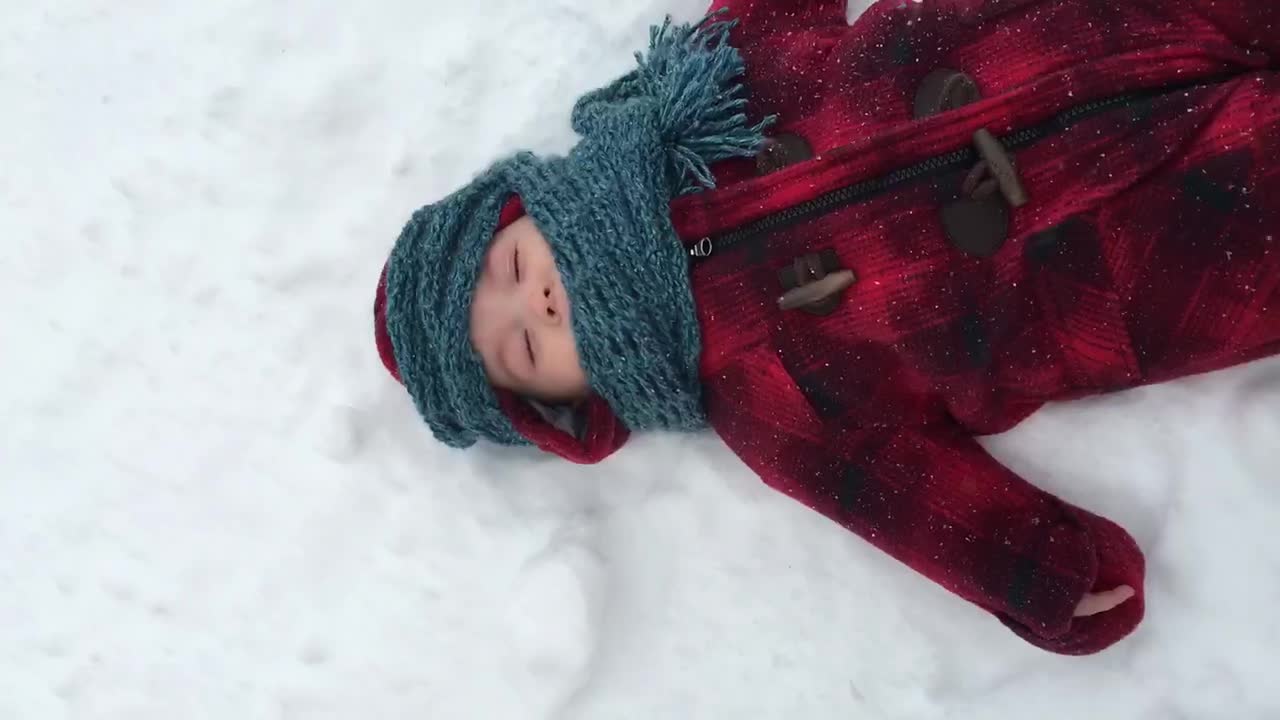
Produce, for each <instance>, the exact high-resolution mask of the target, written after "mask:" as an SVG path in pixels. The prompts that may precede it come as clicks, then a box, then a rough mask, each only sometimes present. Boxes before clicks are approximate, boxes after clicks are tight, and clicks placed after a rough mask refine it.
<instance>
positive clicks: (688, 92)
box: [634, 9, 776, 195]
mask: <svg viewBox="0 0 1280 720" xmlns="http://www.w3.org/2000/svg"><path fill="white" fill-rule="evenodd" d="M724 12H725V10H723V9H722V10H719V11H716V12H714V13H711V14H710V15H707V16H706V17H704V18H703V19H702V20H701V21H699V22H697V23H694V24H691V25H690V24H682V25H672V24H671V18H670V16H668V17H667V19H666V21H665V22H663V24H662V25H661V26H660V27H659V26H654V27H653V28H651V29H650V30H649V51H648V53H647V54H645V53H636V61H637V62H638V63H639V68H638V69H637V71H636V73H635V75H634V81H635V83H636V85H637V86H638V87H636V88H635V89H637V90H639V92H640V93H641V94H643V95H646V96H648V97H650V98H652V99H654V100H655V101H656V102H657V104H658V105H657V117H658V127H659V132H660V133H661V137H662V142H663V145H664V147H665V149H666V152H667V170H668V173H669V176H670V179H671V181H672V187H673V188H674V189H675V191H676V192H677V193H678V194H681V195H684V194H688V193H692V192H698V191H699V190H703V189H712V188H715V186H716V183H715V178H713V177H712V175H711V167H710V165H711V163H714V162H717V161H720V160H727V159H729V158H733V157H751V156H753V155H755V154H756V153H758V152H759V150H760V147H761V145H762V144H763V143H764V131H765V130H766V129H767V128H768V127H769V126H770V125H772V124H773V122H774V121H775V120H776V116H773V115H770V116H768V117H766V118H765V119H764V120H762V121H760V122H759V123H756V124H755V125H749V124H748V120H747V114H746V105H747V99H746V97H745V95H746V93H745V90H744V88H743V85H742V76H743V73H744V72H745V70H746V68H745V65H744V63H743V60H742V55H741V54H740V53H739V52H738V50H737V48H735V47H733V46H732V45H730V44H729V31H730V30H732V29H733V28H734V26H736V25H737V23H738V21H737V20H722V19H720V16H721V15H723V14H724Z"/></svg>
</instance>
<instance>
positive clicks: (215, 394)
mask: <svg viewBox="0 0 1280 720" xmlns="http://www.w3.org/2000/svg"><path fill="white" fill-rule="evenodd" d="M362 5H364V4H362V3H358V2H322V1H320V0H313V1H311V2H302V1H301V0H279V1H268V0H220V1H218V2H194V1H193V0H187V1H186V2H173V1H169V0H165V1H162V0H76V1H75V2H72V1H70V0H63V1H61V2H35V1H34V0H5V2H4V4H3V7H2V8H0V422H2V425H0V719H2V720H53V719H56V718H86V719H87V718H92V719H94V720H125V719H127V720H152V719H154V720H174V719H180V720H204V719H217V720H222V719H231V718H234V719H235V720H258V719H261V718H282V719H295V718H296V719H299V720H301V719H312V718H315V719H320V718H343V719H346V718H351V719H359V720H364V719H375V720H382V719H396V718H431V719H432V720H453V719H455V718H460V719H461V718H480V719H483V720H489V719H494V720H505V719H507V718H511V719H516V720H525V719H539V718H566V719H569V718H592V719H594V718H602V719H613V718H644V719H645V720H654V719H664V720H665V719H667V718H671V719H673V720H684V719H685V718H712V719H715V720H719V719H721V718H724V719H730V718H735V719H737V718H742V719H751V720H759V719H766V718H768V719H772V718H778V719H779V720H783V719H785V720H794V719H806V720H808V719H825V718H859V719H868V718H973V719H975V720H999V719H1000V718H1019V719H1021V718H1029V717H1034V718H1038V719H1043V720H1051V719H1055V718H1086V717H1087V718H1103V719H1107V720H1109V719H1112V718H1116V719H1123V720H1145V719H1150V720H1169V719H1175V720H1176V719H1180V718H1183V719H1185V718H1195V719H1199V718H1231V719H1232V720H1241V719H1248V718H1267V717H1276V714H1277V713H1280V689H1277V686H1276V685H1275V683H1274V681H1273V678H1272V675H1271V668H1273V667H1275V666H1276V664H1277V662H1278V661H1280V650H1277V647H1278V645H1280V620H1278V619H1277V618H1278V617H1280V612H1278V608H1280V522H1277V521H1278V520H1280V472H1278V470H1277V468H1280V364H1277V363H1276V362H1271V363H1263V364H1258V365H1254V366H1252V367H1248V368H1243V369H1239V370H1235V371H1231V372H1227V373H1221V374H1218V375H1215V376H1211V377H1204V378H1199V379H1196V380H1193V381H1191V382H1184V383H1180V384H1176V385H1171V386H1164V387H1159V388H1149V389H1144V390H1140V391H1137V392H1132V393H1128V394H1125V395H1121V396H1116V397H1111V398H1108V399H1103V400H1095V401H1089V402H1082V403H1077V404H1074V405H1071V406H1061V407H1054V408H1051V409H1049V410H1046V411H1044V412H1042V413H1040V414H1039V415H1037V416H1036V417H1034V418H1033V419H1032V420H1031V421H1029V422H1027V423H1026V424H1025V425H1024V426H1023V427H1022V428H1020V429H1019V430H1017V431H1016V432H1014V433H1010V434H1009V435H1007V436H1004V437H1001V438H998V439H994V440H992V441H991V443H990V446H991V447H992V449H993V450H994V451H995V453H996V454H997V455H998V456H999V457H1000V458H1001V459H1002V460H1003V461H1005V462H1006V463H1007V464H1009V465H1010V466H1011V467H1013V468H1014V469H1016V470H1018V471H1020V472H1022V473H1023V474H1025V475H1026V476H1028V477H1030V478H1033V479H1034V480H1035V481H1036V482H1038V483H1040V484H1041V485H1043V486H1044V487H1047V488H1050V489H1052V490H1054V491H1056V492H1059V493H1061V494H1062V495H1064V496H1065V497H1067V498H1069V499H1071V500H1073V501H1076V502H1079V503H1081V504H1084V505H1086V506H1087V507H1090V508H1092V509H1094V510H1097V511H1100V512H1103V513H1106V514H1108V515H1110V516H1111V517H1113V518H1115V519H1116V520H1118V521H1119V522H1121V523H1122V524H1124V525H1125V526H1126V527H1127V528H1129V529H1130V531H1131V532H1132V533H1133V534H1134V536H1135V537H1136V538H1137V539H1138V541H1139V542H1140V544H1141V545H1142V547H1143V548H1144V550H1145V551H1146V552H1147V556H1148V561H1149V585H1148V589H1147V592H1148V602H1149V611H1148V619H1147V621H1146V622H1145V623H1144V625H1143V626H1142V628H1141V629H1140V631H1139V632H1138V633H1137V634H1136V635H1135V636H1133V637H1132V638H1131V639H1129V640H1127V641H1125V642H1124V643H1122V644H1121V645H1119V646H1117V647H1115V648H1114V649H1113V650H1111V651H1109V652H1107V653H1104V654H1102V655H1099V656H1095V657H1091V658H1085V659H1069V658H1060V657H1056V656H1052V655H1049V654H1046V653H1044V652H1042V651H1039V650H1036V649H1034V648H1032V647H1030V646H1029V645H1026V644H1024V643H1022V641H1020V640H1018V639H1016V638H1015V637H1014V636H1013V635H1012V634H1011V633H1009V632H1007V631H1006V630H1004V629H1003V628H1002V627H1001V626H999V625H998V624H997V623H996V622H995V621H993V620H991V619H990V618H988V617H986V616H984V615H983V614H981V613H979V612H978V611H976V610H974V609H972V608H970V607H968V606H967V605H965V604H963V603H962V602H960V601H958V600H956V599H954V598H952V597H951V596H949V595H947V594H946V593H945V592H944V591H942V590H940V589H938V588H936V587H934V586H932V585H930V584H928V583H927V582H926V581H923V580H921V579H919V578H917V577H915V576H914V575H912V574H911V573H910V572H909V571H908V570H906V569H905V568H903V567H900V566H898V565H897V564H895V563H894V562H893V561H892V560H890V559H889V558H887V557H884V556H881V555H879V554H877V553H876V552H875V551H873V550H872V549H870V548H869V547H868V546H866V545H864V544H862V543H861V542H860V541H859V540H857V539H856V538H854V537H852V536H850V535H848V534H846V533H844V532H843V531H841V530H840V529H839V528H837V527H835V526H834V525H833V524H832V523H829V522H828V521H825V520H823V519H822V518H820V517H818V516H816V515H815V514H813V513H811V512H809V511H807V510H805V509H804V508H802V507H800V506H798V505H796V504H794V503H793V502H792V501H790V500H787V499H785V498H783V497H781V496H779V495H776V494H775V493H773V492H772V491H770V490H768V489H767V488H765V487H764V486H763V485H762V484H761V483H760V482H759V481H758V480H757V479H756V478H754V477H753V476H752V475H751V474H750V473H749V472H748V471H747V470H746V469H745V468H744V467H743V466H742V465H741V464H740V463H739V462H738V461H737V460H736V459H735V458H734V457H733V456H732V455H730V454H729V453H728V452H727V451H726V450H725V449H724V448H722V447H721V446H720V445H719V444H718V442H717V441H716V440H715V439H714V438H713V437H709V436H708V437H683V438H681V437H649V438H642V439H639V440H636V441H633V442H632V443H631V444H630V445H629V446H628V448H627V449H626V450H625V451H623V452H622V453H620V454H619V455H618V456H616V457H615V458H614V459H613V460H611V461H610V462H608V463H606V464H604V465H603V466H600V467H597V468H592V469H581V468H574V467H569V466H568V465H567V464H565V463H563V462H560V461H556V460H551V459H545V458H531V457H530V456H529V455H527V454H522V453H500V452H494V451H492V450H483V451H471V452H466V453H459V452H452V451H447V450H446V449H444V448H442V447H440V446H438V445H437V444H435V443H434V442H433V441H432V440H431V437H430V435H429V433H428V432H427V430H426V428H425V426H423V425H422V423H421V422H420V421H418V419H417V418H416V415H415V413H414V411H413V408H412V406H411V403H410V401H409V398H408V397H407V395H405V393H404V392H403V391H402V390H400V389H399V388H398V387H397V386H396V385H395V384H394V383H393V382H392V381H391V379H390V378H389V377H388V376H387V375H386V373H385V372H384V371H383V370H382V368H381V365H380V364H379V362H378V359H377V355H376V352H375V348H374V343H373V336H372V328H371V304H372V300H373V291H374V283H375V281H376V279H377V275H378V272H379V270H380V268H381V265H382V262H383V260H384V259H385V257H386V253H387V251H388V250H389V248H390V245H391V243H392V242H393V241H394V239H395V236H396V234H397V233H398V231H399V229H400V226H401V225H402V223H403V222H404V221H405V219H406V218H407V216H408V214H409V212H410V211H411V210H412V209H413V208H415V207H417V206H418V205H421V204H423V203H425V202H428V201H431V200H434V199H437V198H438V197H440V196H441V195H443V194H444V193H445V192H447V191H448V190H450V189H452V188H454V187H455V186H457V185H459V184H461V183H463V182H465V181H466V180H467V179H468V177H469V176H470V174H471V173H473V172H475V171H477V170H479V169H481V168H482V167H484V166H485V165H487V164H488V163H489V162H490V161H492V160H493V159H495V158H497V157H498V156H500V155H503V154H506V153H508V152H510V151H512V150H514V149H517V148H524V147H529V148H536V149H539V150H541V151H558V150H563V149H565V148H567V147H568V146H569V144H570V143H571V142H572V136H571V133H570V130H569V128H568V111H569V108H570V105H571V102H572V100H573V99H574V98H575V97H576V96H577V95H578V94H579V93H581V92H582V91H584V90H586V89H588V88H590V87H592V86H595V85H598V84H600V83H603V82H605V81H607V80H609V79H611V78H612V77H613V76H615V75H617V74H619V73H621V72H623V71H625V70H627V69H628V68H629V67H631V64H632V60H631V52H632V51H633V50H634V49H636V48H639V47H641V46H642V45H643V44H644V42H645V41H646V39H647V27H648V24H649V23H650V22H654V21H657V20H660V19H661V16H662V15H663V14H664V13H666V12H672V13H674V14H675V15H676V16H677V18H679V19H683V20H690V19H693V18H694V17H696V16H697V15H698V14H699V13H700V12H701V10H702V9H703V8H702V0H638V1H637V2H630V3H613V2H604V0H599V1H598V2H597V1H595V0H489V2H486V3H483V4H482V5H478V4H473V3H464V2H453V1H449V2H445V1H444V0H415V1H412V2H411V1H409V0H377V1H374V2H371V3H368V4H367V5H366V6H364V7H362ZM857 9H860V8H857ZM857 9H854V10H855V11H856V10H857Z"/></svg>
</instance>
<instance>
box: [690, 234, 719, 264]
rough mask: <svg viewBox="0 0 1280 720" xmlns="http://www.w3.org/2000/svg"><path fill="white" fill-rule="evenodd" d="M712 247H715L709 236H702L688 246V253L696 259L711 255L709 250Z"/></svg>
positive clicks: (712, 248)
mask: <svg viewBox="0 0 1280 720" xmlns="http://www.w3.org/2000/svg"><path fill="white" fill-rule="evenodd" d="M714 249H715V248H714V247H712V245H711V238H709V237H704V238H702V239H701V240H699V241H698V242H696V243H694V244H693V245H691V246H689V255H690V256H692V257H695V258H698V259H702V258H706V257H711V251H712V250H714Z"/></svg>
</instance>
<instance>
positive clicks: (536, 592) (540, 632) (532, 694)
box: [505, 538, 604, 707]
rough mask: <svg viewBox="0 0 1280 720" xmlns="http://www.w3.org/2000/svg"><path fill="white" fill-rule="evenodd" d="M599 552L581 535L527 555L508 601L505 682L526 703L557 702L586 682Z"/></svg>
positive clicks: (598, 593) (594, 632) (596, 611)
mask: <svg viewBox="0 0 1280 720" xmlns="http://www.w3.org/2000/svg"><path fill="white" fill-rule="evenodd" d="M603 584H604V567H603V563H602V561H601V558H600V556H599V555H598V554H597V553H596V552H595V550H594V549H593V548H592V547H590V546H589V544H588V543H586V542H583V540H582V539H580V538H575V539H564V538H561V539H558V540H553V541H552V543H551V544H550V545H549V546H548V547H547V548H546V549H545V550H544V551H543V552H541V553H540V554H538V555H536V556H534V557H533V558H531V559H530V560H529V561H528V563H526V565H525V567H524V568H523V569H522V570H521V572H520V574H519V575H518V576H517V578H516V581H515V583H514V586H513V587H512V591H511V596H510V599H509V601H508V603H507V611H506V617H505V622H506V630H507V634H508V639H509V641H510V644H509V647H510V648H511V653H512V654H511V661H512V664H511V667H510V668H509V672H510V673H511V677H510V680H511V681H512V684H513V685H515V686H516V687H520V688H521V689H522V690H523V691H524V693H525V695H526V697H527V699H528V700H529V701H531V702H534V703H537V704H540V705H546V706H547V707H553V706H560V705H562V704H563V703H564V702H565V701H567V700H568V699H569V698H571V697H572V696H573V694H574V693H576V692H577V691H578V690H579V689H581V688H582V687H583V685H585V684H586V682H587V680H588V679H589V676H590V670H591V663H592V661H593V659H594V656H595V652H596V643H597V639H598V637H599V615H600V610H601V607H600V605H601V598H602V594H603Z"/></svg>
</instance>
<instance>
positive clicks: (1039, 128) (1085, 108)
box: [688, 78, 1225, 262]
mask: <svg viewBox="0 0 1280 720" xmlns="http://www.w3.org/2000/svg"><path fill="white" fill-rule="evenodd" d="M1224 79H1225V78H1216V79H1212V80H1199V81H1194V82H1188V83H1181V84H1178V85H1174V86H1168V87H1162V88H1156V89H1154V90H1145V91H1140V92H1131V93H1124V94H1121V95H1113V96H1111V97H1107V98H1101V99H1098V100H1094V101H1091V102H1087V103H1083V104H1081V105H1076V106H1074V107H1071V108H1069V109H1067V110H1064V111H1062V112H1060V113H1058V114H1057V115H1054V116H1053V117H1051V118H1049V119H1048V120H1045V121H1044V122H1042V123H1040V124H1038V125H1033V126H1031V127H1028V128H1024V129H1022V130H1018V131H1016V132H1012V133H1009V134H1008V135H1004V136H1001V137H1000V138H999V140H1000V143H1001V144H1002V145H1004V147H1005V148H1006V149H1007V150H1009V151H1010V152H1013V151H1017V150H1020V149H1023V148H1025V147H1027V146H1029V145H1033V144H1035V143H1037V142H1039V141H1041V140H1043V139H1045V138H1047V137H1049V136H1051V135H1055V134H1057V133H1060V132H1063V131H1065V130H1067V129H1068V128H1070V127H1071V126H1072V125H1074V124H1076V123H1078V122H1080V121H1081V120H1084V119H1086V118H1089V117H1092V116H1094V115H1097V114H1099V113H1102V112H1106V111H1108V110H1115V109H1119V108H1122V107H1126V106H1129V105H1133V104H1136V103H1138V102H1142V101H1144V100H1150V99H1154V98H1157V97H1161V96H1164V95H1172V94H1174V93H1178V92H1189V91H1191V90H1194V89H1197V88H1199V87H1207V86H1209V85H1214V84H1217V83H1220V82H1222V81H1223V80H1224ZM977 161H978V153H977V151H976V150H975V149H973V148H972V147H966V148H961V149H959V150H954V151H952V152H949V153H946V154H944V155H936V156H934V157H931V158H929V159H927V160H923V161H921V162H918V163H916V164H915V165H911V166H908V167H905V168H901V169H898V170H894V171H893V172H891V173H889V174H887V175H883V176H881V177H878V178H874V179H871V180H863V181H862V182H858V183H854V184H853V185H847V186H845V187H842V188H837V189H835V190H832V191H830V192H828V193H826V194H823V195H819V196H818V197H816V198H813V199H812V200H807V201H805V202H802V203H800V204H799V205H793V206H791V207H789V208H786V209H785V210H780V211H778V212H776V213H773V214H771V215H766V216H764V217H762V218H760V219H759V220H753V221H752V222H749V223H747V224H745V225H742V226H739V227H737V228H734V229H732V230H729V231H726V232H723V233H719V234H716V235H708V236H706V237H703V238H700V239H698V240H697V241H696V242H694V243H693V244H692V245H690V246H689V248H688V252H689V256H690V258H691V261H692V262H697V261H700V260H705V259H706V258H708V257H711V254H712V253H714V252H723V251H726V250H730V249H732V248H733V247H734V246H735V245H738V244H740V243H742V242H743V241H746V240H750V239H753V238H755V237H757V236H759V235H763V234H766V233H770V232H774V231H777V230H781V229H783V228H786V227H791V226H792V225H797V224H799V223H802V222H804V221H806V220H811V219H813V218H816V217H820V216H822V215H826V214H827V213H830V212H833V211H835V210H839V209H842V208H845V207H848V206H850V205H853V204H856V203H859V202H862V201H865V200H868V199H870V198H872V197H875V196H876V195H880V194H882V193H884V192H887V191H888V190H891V189H893V188H896V187H899V186H901V185H906V184H908V183H911V182H916V181H919V180H923V179H927V178H932V177H937V176H939V175H945V174H947V173H950V172H954V171H957V170H962V169H964V168H966V167H970V166H972V165H973V164H974V163H976V162H977Z"/></svg>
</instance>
